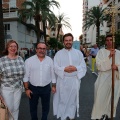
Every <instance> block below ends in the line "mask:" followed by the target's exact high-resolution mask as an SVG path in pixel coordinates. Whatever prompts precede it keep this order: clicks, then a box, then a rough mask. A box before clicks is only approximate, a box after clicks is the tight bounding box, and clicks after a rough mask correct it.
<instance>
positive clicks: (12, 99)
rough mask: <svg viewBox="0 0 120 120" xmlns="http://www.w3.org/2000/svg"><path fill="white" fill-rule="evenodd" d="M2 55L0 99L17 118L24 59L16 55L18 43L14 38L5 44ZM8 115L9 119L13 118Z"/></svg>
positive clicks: (0, 61) (0, 64)
mask: <svg viewBox="0 0 120 120" xmlns="http://www.w3.org/2000/svg"><path fill="white" fill-rule="evenodd" d="M3 54H4V56H3V57H1V58H0V76H1V77H0V81H1V82H0V91H1V94H0V99H2V100H3V101H4V102H5V103H6V105H7V107H8V109H9V110H10V112H11V113H12V116H13V118H14V120H18V114H19V105H20V100H21V95H22V86H23V82H22V81H23V77H24V73H25V70H24V61H23V59H22V57H20V56H18V44H17V42H16V41H14V40H10V41H8V43H7V44H6V48H5V51H4V52H3ZM12 116H11V115H9V120H13V118H12Z"/></svg>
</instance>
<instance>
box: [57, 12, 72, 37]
mask: <svg viewBox="0 0 120 120" xmlns="http://www.w3.org/2000/svg"><path fill="white" fill-rule="evenodd" d="M56 21H57V22H56V24H57V39H58V37H59V32H60V29H61V28H62V27H63V26H65V27H67V28H69V29H71V25H70V23H69V18H68V17H66V15H65V14H64V13H61V14H59V15H58V16H57V20H56Z"/></svg>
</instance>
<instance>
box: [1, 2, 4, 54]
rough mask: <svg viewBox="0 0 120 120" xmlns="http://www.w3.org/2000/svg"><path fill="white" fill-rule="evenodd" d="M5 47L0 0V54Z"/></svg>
mask: <svg viewBox="0 0 120 120" xmlns="http://www.w3.org/2000/svg"><path fill="white" fill-rule="evenodd" d="M4 49H5V40H4V26H3V11H2V0H0V56H1V55H2V51H3V50H4Z"/></svg>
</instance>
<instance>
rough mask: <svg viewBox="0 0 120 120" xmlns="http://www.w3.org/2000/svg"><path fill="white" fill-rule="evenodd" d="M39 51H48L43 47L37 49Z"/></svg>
mask: <svg viewBox="0 0 120 120" xmlns="http://www.w3.org/2000/svg"><path fill="white" fill-rule="evenodd" d="M37 50H46V48H41V47H40V48H37Z"/></svg>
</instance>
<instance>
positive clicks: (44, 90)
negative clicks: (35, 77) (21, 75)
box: [29, 84, 51, 120]
mask: <svg viewBox="0 0 120 120" xmlns="http://www.w3.org/2000/svg"><path fill="white" fill-rule="evenodd" d="M30 90H31V91H32V92H33V94H32V95H31V99H29V104H30V114H31V118H32V119H31V120H38V117H37V106H38V100H39V97H40V98H41V104H42V118H41V120H47V116H48V113H49V108H50V94H51V87H50V84H48V85H46V86H45V87H35V86H33V85H31V84H30Z"/></svg>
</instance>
